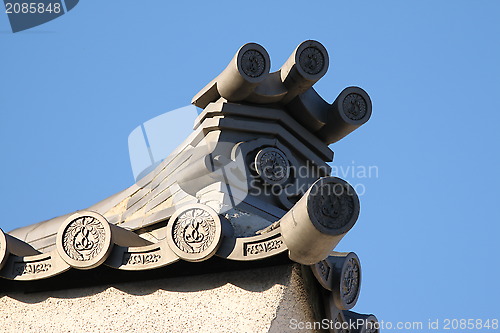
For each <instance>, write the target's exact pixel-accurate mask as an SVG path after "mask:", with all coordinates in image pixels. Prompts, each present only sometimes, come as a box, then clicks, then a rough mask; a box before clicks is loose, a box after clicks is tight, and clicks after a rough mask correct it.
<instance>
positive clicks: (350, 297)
mask: <svg viewBox="0 0 500 333" xmlns="http://www.w3.org/2000/svg"><path fill="white" fill-rule="evenodd" d="M360 279H361V270H360V267H359V262H358V260H357V258H355V257H352V258H349V259H348V260H347V261H346V263H345V265H344V270H343V272H342V283H341V289H342V290H341V292H342V298H343V301H344V302H345V303H346V304H352V303H353V302H355V301H356V299H357V298H358V294H359V282H360Z"/></svg>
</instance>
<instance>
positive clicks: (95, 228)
mask: <svg viewBox="0 0 500 333" xmlns="http://www.w3.org/2000/svg"><path fill="white" fill-rule="evenodd" d="M111 247H112V243H111V229H110V227H109V224H108V221H107V220H106V218H105V217H104V216H102V215H100V214H97V213H95V212H78V213H77V214H75V215H73V216H71V217H70V218H68V219H67V220H66V221H65V222H64V223H63V224H62V225H61V228H60V229H59V232H58V233H57V250H58V252H59V255H61V257H62V258H63V259H64V261H66V262H67V263H68V264H69V265H70V266H73V267H75V268H79V269H90V268H94V267H96V266H98V265H100V264H101V263H103V262H104V261H105V260H106V258H107V257H108V255H109V253H110V251H111Z"/></svg>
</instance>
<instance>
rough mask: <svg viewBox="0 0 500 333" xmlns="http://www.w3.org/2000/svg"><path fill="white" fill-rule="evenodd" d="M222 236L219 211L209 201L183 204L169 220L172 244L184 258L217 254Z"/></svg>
mask: <svg viewBox="0 0 500 333" xmlns="http://www.w3.org/2000/svg"><path fill="white" fill-rule="evenodd" d="M221 240H222V225H221V221H220V218H219V215H218V214H217V213H216V212H215V211H214V210H213V209H212V208H210V207H208V206H206V205H202V204H191V205H188V206H186V207H183V208H181V209H180V210H178V211H176V212H175V213H174V215H172V217H171V218H170V221H169V222H168V226H167V241H168V244H169V246H170V248H171V249H172V251H173V252H174V253H175V254H177V255H178V256H179V257H180V258H181V259H184V260H187V261H203V260H206V259H208V258H210V257H212V256H213V255H214V254H215V252H216V251H217V249H218V248H219V246H220V243H221Z"/></svg>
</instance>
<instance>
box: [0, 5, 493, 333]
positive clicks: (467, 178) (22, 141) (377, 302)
mask: <svg viewBox="0 0 500 333" xmlns="http://www.w3.org/2000/svg"><path fill="white" fill-rule="evenodd" d="M307 39H316V40H318V41H320V42H321V43H323V45H325V47H326V48H327V49H328V51H329V54H330V69H329V72H328V73H327V75H326V76H325V77H324V78H323V79H322V80H321V81H320V82H318V84H317V85H316V86H317V90H318V91H319V93H320V94H321V95H322V96H323V97H324V98H325V99H327V100H329V101H333V99H334V98H335V97H336V96H337V95H338V93H340V91H341V90H342V89H343V88H344V87H347V86H350V85H357V86H360V87H362V88H364V89H365V90H366V91H367V92H368V93H369V94H370V96H371V98H372V101H373V116H372V118H371V120H370V121H369V122H368V123H367V124H366V125H365V126H363V127H361V128H360V129H359V130H358V131H356V132H354V133H353V134H351V135H350V136H348V137H346V138H345V139H344V140H342V141H341V142H339V143H336V144H334V145H332V147H331V148H332V149H333V150H334V151H335V156H336V157H335V161H334V163H333V164H332V165H334V166H336V167H337V168H339V171H341V170H340V168H343V169H342V170H344V171H345V170H347V168H348V167H350V168H351V169H352V168H356V170H359V168H363V167H369V166H374V167H376V170H377V171H378V173H377V174H375V173H373V172H372V175H371V177H366V178H365V177H361V176H363V175H356V174H355V175H352V173H350V174H349V175H346V176H344V175H342V174H339V176H341V177H343V178H345V179H347V180H348V181H350V182H351V183H352V184H353V185H355V184H360V186H363V188H364V190H365V193H364V194H363V195H362V196H361V215H360V219H359V220H358V222H357V224H356V226H355V227H354V228H353V229H352V230H351V231H350V232H349V234H348V235H347V236H346V237H345V238H344V240H343V241H342V242H341V244H339V246H338V249H339V250H342V251H354V252H356V253H357V254H358V255H359V257H360V259H361V264H362V269H363V282H362V291H361V296H360V298H359V301H358V304H357V306H356V307H355V308H354V310H356V311H357V312H362V313H374V314H376V315H377V316H378V318H379V320H385V321H392V322H397V321H422V322H425V323H427V321H428V320H429V319H432V320H435V319H439V320H441V321H442V320H444V319H445V318H457V319H461V318H465V319H468V318H473V319H476V318H483V319H487V318H500V305H499V304H500V301H499V299H500V288H499V281H500V264H499V255H500V245H499V243H500V242H499V234H500V226H499V223H500V214H499V210H498V208H499V204H498V202H499V199H500V196H499V191H500V176H499V172H500V156H499V143H500V142H499V141H500V134H499V123H500V107H499V97H500V1H486V0H484V1H472V0H471V1H446V2H445V1H441V2H438V1H422V0H419V1H362V2H361V1H325V2H273V1H251V2H237V1H228V2H208V1H206V2H203V3H202V2H199V3H196V2H193V1H183V2H181V1H177V2H172V1H160V0H150V1H144V2H137V1H127V0H120V1H118V0H106V1H89V0H86V1H81V2H80V3H79V4H78V5H77V6H76V7H75V8H74V9H73V10H72V11H71V12H69V13H68V14H65V15H63V16H61V17H59V18H57V19H56V20H54V21H51V22H49V23H46V24H44V25H42V26H39V27H37V28H34V29H30V30H27V31H25V32H20V33H16V34H13V33H12V32H11V31H10V26H9V24H8V20H7V16H6V15H5V14H4V13H0V64H1V68H2V70H1V74H0V151H1V155H0V156H1V157H0V158H1V163H0V175H1V176H2V178H3V182H2V186H1V192H0V193H1V194H0V196H1V197H0V199H1V200H0V207H1V209H2V210H1V215H0V216H1V217H0V227H1V228H2V229H4V230H5V231H8V230H11V229H14V228H17V227H20V226H24V225H28V224H32V223H36V222H39V221H42V220H45V219H49V218H52V217H55V216H58V215H62V214H65V213H68V212H72V211H74V210H77V209H83V208H86V207H88V206H90V205H92V204H93V203H95V202H97V201H99V200H102V199H104V198H106V197H108V196H110V195H112V194H114V193H116V192H118V191H120V190H122V189H125V188H127V187H128V186H130V185H131V184H132V183H133V175H132V169H131V166H130V161H129V155H128V147H127V138H128V135H129V134H130V132H131V131H132V130H133V129H134V128H136V127H137V126H139V125H140V124H142V123H144V122H145V121H147V120H149V119H151V118H154V117H155V116H158V115H161V114H163V113H164V112H166V111H169V110H172V109H176V108H179V107H183V106H185V105H188V104H189V103H190V101H191V98H192V96H193V95H194V94H195V93H196V92H197V91H198V90H199V89H200V88H202V87H203V86H204V85H205V84H206V83H208V81H210V80H211V79H212V78H214V77H215V76H216V75H217V74H218V73H219V72H220V71H221V70H222V69H223V68H225V66H226V65H227V63H228V62H229V60H230V59H231V57H232V56H233V55H234V53H235V52H236V50H237V49H238V48H239V46H241V45H243V44H244V43H246V42H251V41H253V42H257V43H260V44H261V45H263V46H264V47H265V48H266V49H267V51H268V52H269V54H270V56H271V62H272V65H271V69H272V70H276V69H278V68H279V67H280V66H281V64H282V63H283V62H284V61H285V60H286V59H287V58H288V56H289V55H290V53H291V52H292V51H293V49H294V48H295V47H296V46H297V45H298V44H299V43H300V42H302V41H304V40H307ZM170 130H172V131H175V128H171V129H170ZM187 134H188V133H175V135H179V136H186V135H187ZM372 170H373V169H372ZM353 176H354V177H353ZM358 189H359V187H358ZM483 331H485V330H483ZM483 331H481V332H483ZM468 332H470V331H468Z"/></svg>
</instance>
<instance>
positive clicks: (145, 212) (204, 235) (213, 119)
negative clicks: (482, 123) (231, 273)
mask: <svg viewBox="0 0 500 333" xmlns="http://www.w3.org/2000/svg"><path fill="white" fill-rule="evenodd" d="M328 67H329V56H328V53H327V51H326V48H325V47H324V46H323V45H322V44H321V43H319V42H317V41H314V40H307V41H304V42H303V43H301V44H299V45H298V46H297V47H296V48H295V50H294V51H293V52H292V54H291V55H290V57H289V58H288V59H287V60H286V62H285V63H284V64H283V65H282V66H281V68H280V69H279V70H277V71H275V72H270V68H271V60H270V57H269V54H268V53H267V51H266V50H265V48H264V47H262V46H261V45H259V44H256V43H248V44H245V45H243V46H242V47H240V48H239V49H238V51H237V52H236V54H235V55H234V57H233V58H232V59H231V61H230V62H229V64H228V65H227V67H226V68H225V69H224V70H223V71H222V72H221V73H220V74H219V75H218V76H217V77H216V78H215V79H213V80H212V81H211V82H209V83H208V84H207V85H206V86H205V87H204V88H202V89H201V90H200V91H199V92H198V93H197V94H196V95H195V96H194V97H193V99H192V104H194V105H195V106H197V107H200V108H202V109H203V111H202V112H201V113H200V114H199V116H198V118H197V119H196V120H195V123H194V129H193V133H192V134H191V135H190V136H188V137H187V139H186V140H185V141H184V143H182V144H181V145H180V146H179V147H178V148H177V149H176V150H174V152H173V153H172V154H171V155H170V156H168V157H167V158H166V159H165V160H163V161H162V162H161V163H158V165H157V166H156V168H155V169H154V170H152V171H151V172H150V173H149V174H147V175H146V176H144V178H141V180H140V181H138V182H137V183H136V184H134V185H133V186H131V187H130V188H129V189H126V190H125V191H123V192H120V193H118V194H116V195H114V196H112V197H110V198H108V199H106V200H104V201H102V202H100V203H97V204H95V205H93V206H91V207H89V208H88V209H86V210H82V211H78V212H76V213H75V214H73V215H69V216H63V217H58V218H55V219H52V220H49V221H45V222H41V223H40V224H41V225H43V228H38V226H36V228H34V227H29V228H20V229H18V230H14V231H13V232H11V234H4V233H3V232H1V231H0V276H1V277H3V278H7V279H12V280H18V281H33V280H39V279H44V278H48V277H51V276H54V275H57V274H61V273H63V272H65V271H67V270H68V269H72V268H73V269H78V270H88V269H93V268H95V267H97V266H99V265H107V266H109V267H112V268H115V269H119V270H128V271H137V270H149V269H153V268H160V267H165V266H168V265H173V264H175V263H176V262H178V261H180V260H183V261H189V262H201V261H207V260H210V259H211V258H213V257H214V256H217V257H220V258H223V259H227V260H228V261H231V260H234V261H254V260H261V259H266V258H269V257H273V256H276V255H279V254H285V253H287V254H288V257H289V258H290V259H291V260H293V261H295V262H297V263H300V264H302V265H305V266H306V267H307V269H308V272H309V273H310V274H312V275H314V276H315V277H316V280H317V281H318V285H319V286H321V288H322V289H323V292H322V295H324V296H325V299H324V300H325V309H326V315H327V317H328V318H329V319H331V320H332V321H335V322H342V323H345V322H352V321H355V320H358V319H364V320H365V321H366V323H367V324H366V325H368V324H370V323H372V324H373V323H376V322H377V319H376V317H375V316H373V315H362V314H356V313H354V312H351V311H350V310H351V309H352V307H353V306H354V305H355V304H356V301H357V299H358V296H359V291H360V285H361V265H360V262H359V259H358V257H357V256H356V254H354V253H352V252H349V253H338V252H334V251H333V250H334V249H335V247H336V246H337V244H338V243H339V242H340V240H341V239H342V238H343V237H344V236H345V235H346V234H347V232H348V231H349V230H350V229H351V228H352V227H353V226H354V224H355V223H356V221H357V219H358V216H359V210H360V203H359V198H358V195H357V194H356V192H355V190H354V188H353V187H352V186H351V185H350V184H349V183H347V182H346V181H344V180H342V179H340V178H337V177H332V176H330V174H331V167H330V166H329V165H328V162H331V161H333V157H334V154H333V151H332V150H331V149H330V146H329V145H330V144H332V143H335V142H337V141H339V140H341V139H343V138H344V137H346V136H347V135H349V134H350V133H352V132H353V131H354V130H356V129H357V128H359V127H360V126H362V125H363V124H365V123H366V122H367V121H368V120H369V119H370V117H371V114H372V103H371V100H370V97H369V96H368V94H367V93H366V92H365V91H364V90H363V89H361V88H359V87H347V88H345V89H344V90H343V91H341V92H340V94H339V95H338V96H337V97H336V99H335V100H334V102H333V103H328V102H327V101H325V100H324V99H323V98H322V97H321V96H320V95H319V94H318V92H317V91H316V90H315V89H314V87H313V86H314V84H315V83H316V82H317V81H318V80H320V79H321V78H322V77H323V76H324V75H325V74H326V72H327V70H328ZM33 230H35V231H34V232H33ZM370 325H371V324H370ZM372 326H373V325H372ZM368 330H371V331H377V330H376V329H375V330H373V329H371V328H370V327H368V326H366V327H363V328H360V331H368Z"/></svg>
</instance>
